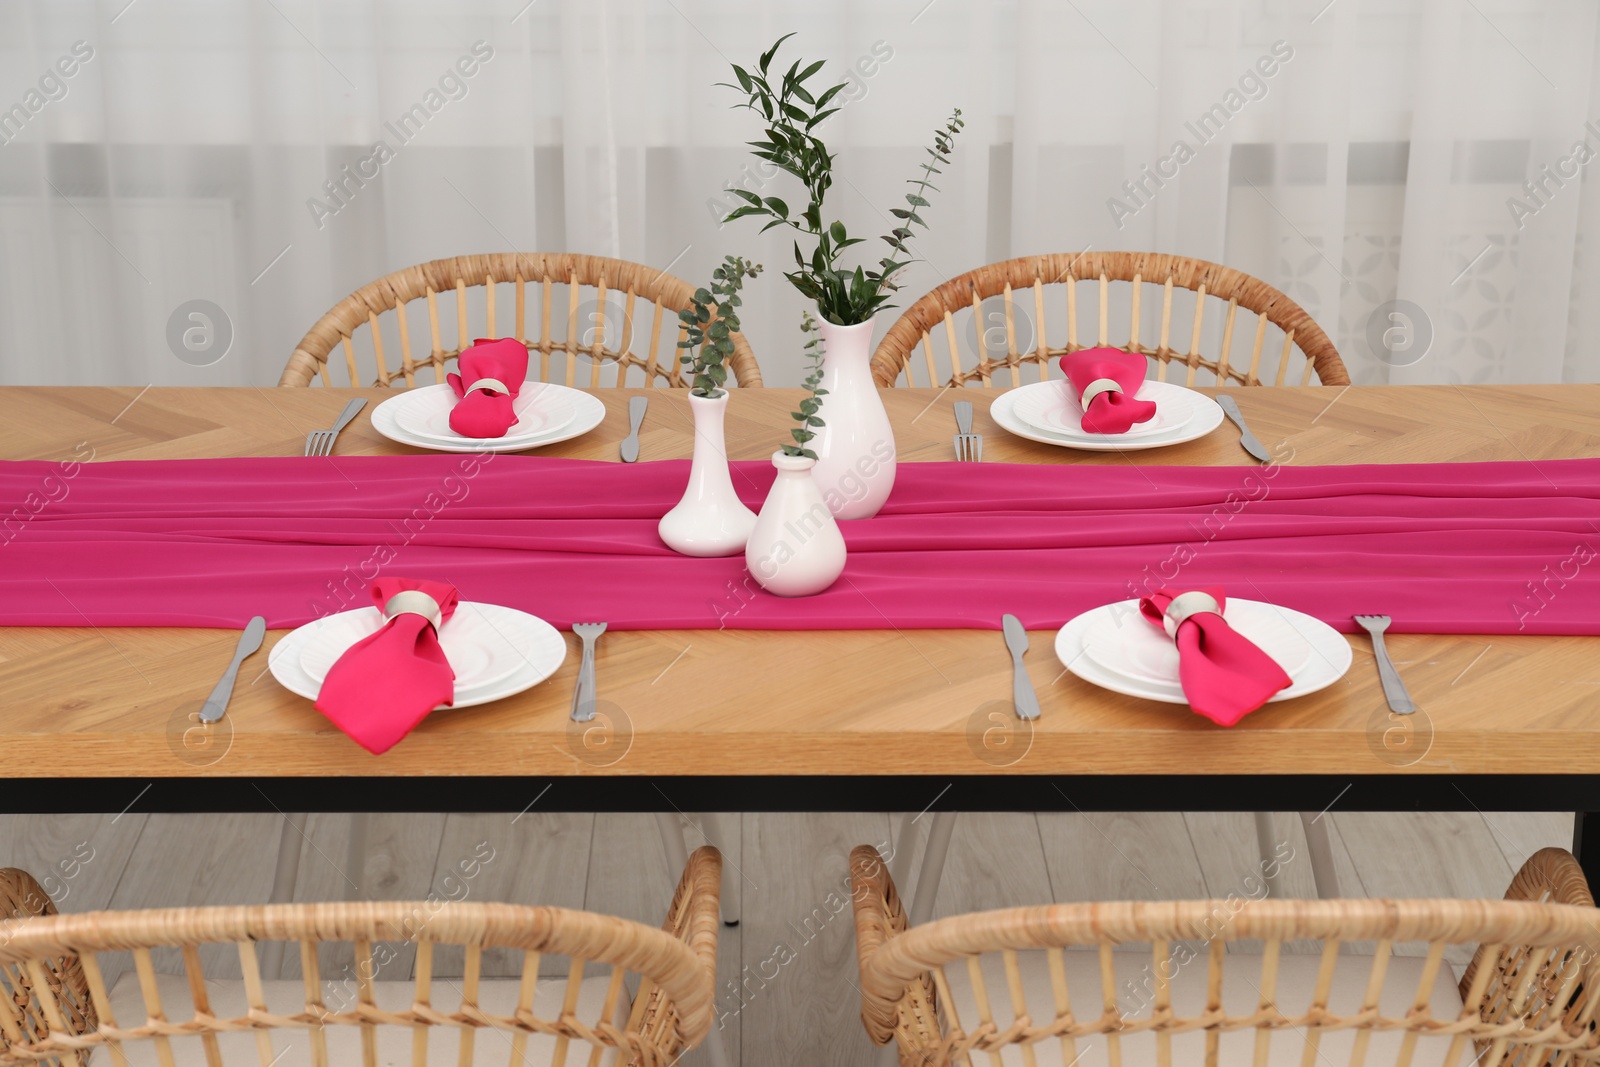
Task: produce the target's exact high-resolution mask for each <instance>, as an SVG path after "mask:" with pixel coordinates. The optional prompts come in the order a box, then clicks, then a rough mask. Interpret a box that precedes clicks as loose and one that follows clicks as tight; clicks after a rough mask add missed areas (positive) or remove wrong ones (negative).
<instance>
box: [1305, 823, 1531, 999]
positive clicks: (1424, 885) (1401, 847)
mask: <svg viewBox="0 0 1600 1067" xmlns="http://www.w3.org/2000/svg"><path fill="white" fill-rule="evenodd" d="M1331 817H1332V818H1333V820H1334V826H1336V827H1337V828H1338V830H1339V835H1340V837H1341V838H1342V839H1343V840H1344V842H1345V847H1346V848H1348V849H1349V851H1350V856H1351V859H1352V860H1353V861H1354V864H1355V869H1356V872H1357V874H1358V876H1359V877H1360V879H1361V895H1363V896H1367V897H1469V898H1472V897H1476V898H1486V899H1489V900H1498V899H1500V898H1501V897H1502V896H1504V895H1505V891H1506V886H1507V885H1509V884H1510V882H1511V865H1510V864H1509V863H1507V861H1506V857H1505V856H1504V854H1502V853H1501V851H1500V847H1499V846H1498V845H1497V844H1496V843H1495V839H1494V835H1493V834H1492V833H1490V831H1489V827H1488V825H1487V824H1486V823H1485V822H1484V820H1483V817H1482V816H1480V815H1478V814H1477V813H1476V812H1367V811H1359V812H1358V811H1346V812H1335V813H1333V814H1332V816H1331ZM1425 951H1426V949H1425V948H1424V947H1423V946H1418V945H1398V944H1397V945H1396V946H1395V953H1396V954H1397V955H1420V954H1423V953H1424V952H1425ZM1471 958H1472V949H1471V948H1470V947H1469V946H1466V945H1455V946H1452V947H1451V948H1450V949H1448V950H1447V951H1446V952H1445V959H1447V960H1449V961H1450V962H1451V963H1452V964H1454V965H1456V966H1457V967H1458V968H1459V967H1461V966H1464V965H1465V964H1466V963H1467V962H1468V961H1469V960H1471Z"/></svg>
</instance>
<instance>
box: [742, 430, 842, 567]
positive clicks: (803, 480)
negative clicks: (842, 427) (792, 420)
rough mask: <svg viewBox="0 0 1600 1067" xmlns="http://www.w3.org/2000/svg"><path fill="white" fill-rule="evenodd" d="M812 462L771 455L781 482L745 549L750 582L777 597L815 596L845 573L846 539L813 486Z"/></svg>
mask: <svg viewBox="0 0 1600 1067" xmlns="http://www.w3.org/2000/svg"><path fill="white" fill-rule="evenodd" d="M812 462H813V461H812V460H810V459H807V458H806V457H805V456H790V455H785V454H784V453H783V452H782V451H778V452H774V453H773V454H772V465H773V466H774V467H776V468H778V476H777V478H776V479H774V481H773V483H772V491H771V492H769V493H768V494H767V500H766V503H764V504H762V505H761V515H760V516H759V517H758V518H757V519H756V528H755V529H754V530H752V531H751V533H750V543H749V544H747V545H746V546H745V550H744V562H745V565H746V566H747V567H749V569H750V574H751V576H752V577H754V578H755V580H756V581H757V582H760V583H761V587H762V588H763V589H765V590H766V591H767V592H769V593H776V594H777V595H778V596H812V595H814V594H816V593H820V592H822V591H823V590H824V589H826V588H828V586H830V585H832V584H833V583H834V581H835V580H836V579H837V578H838V577H839V575H840V574H842V573H844V559H845V550H844V535H843V534H841V533H840V532H839V524H838V523H836V522H834V521H833V514H832V513H831V512H830V511H829V510H828V505H827V504H825V503H824V502H823V500H822V493H821V491H820V490H818V488H817V484H816V482H815V481H813V480H812V473H813V472H812Z"/></svg>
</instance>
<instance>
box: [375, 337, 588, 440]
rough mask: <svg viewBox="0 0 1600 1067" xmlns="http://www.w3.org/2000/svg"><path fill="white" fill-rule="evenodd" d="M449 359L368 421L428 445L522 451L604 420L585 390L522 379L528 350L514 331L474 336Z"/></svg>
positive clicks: (579, 432)
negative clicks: (443, 371) (451, 362)
mask: <svg viewBox="0 0 1600 1067" xmlns="http://www.w3.org/2000/svg"><path fill="white" fill-rule="evenodd" d="M456 362H457V368H458V369H457V371H454V372H451V373H450V375H449V376H448V378H447V380H446V382H444V383H440V384H438V385H423V386H418V387H416V388H413V389H407V390H405V391H403V392H401V393H399V394H398V395H396V396H393V397H391V398H390V399H388V400H385V401H384V402H383V403H381V404H379V405H378V406H377V407H376V408H375V409H373V412H372V428H373V429H374V430H376V431H377V432H378V433H380V434H382V435H383V436H384V437H387V438H388V439H389V440H391V441H394V442H396V443H398V444H403V445H410V446H411V447H413V448H425V449H429V450H431V451H435V452H523V451H527V450H529V449H534V448H541V447H543V446H545V445H551V444H555V443H557V442H558V441H567V440H571V439H572V438H574V437H581V436H582V435H583V434H586V433H588V432H589V431H590V430H592V429H594V428H595V427H596V426H598V425H600V423H601V421H603V420H604V419H605V415H606V406H605V403H604V402H603V401H601V400H600V399H599V398H598V397H596V396H595V395H594V394H592V393H589V392H586V391H584V390H582V389H574V388H571V387H569V386H565V385H558V384H555V383H553V382H538V381H527V380H526V379H527V375H528V349H527V346H526V345H524V344H523V343H522V342H521V341H518V340H516V339H515V338H510V337H502V338H498V339H482V338H480V339H479V340H477V341H474V342H473V344H472V347H470V348H467V349H465V350H463V351H462V353H461V354H460V356H458V357H457V361H456Z"/></svg>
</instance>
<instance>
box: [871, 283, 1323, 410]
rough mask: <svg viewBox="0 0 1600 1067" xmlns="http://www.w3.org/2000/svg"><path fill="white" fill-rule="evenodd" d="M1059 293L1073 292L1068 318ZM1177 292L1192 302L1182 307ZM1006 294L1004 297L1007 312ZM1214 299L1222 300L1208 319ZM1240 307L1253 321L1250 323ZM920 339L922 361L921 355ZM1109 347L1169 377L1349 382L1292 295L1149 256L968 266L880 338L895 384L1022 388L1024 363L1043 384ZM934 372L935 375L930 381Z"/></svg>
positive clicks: (880, 363)
mask: <svg viewBox="0 0 1600 1067" xmlns="http://www.w3.org/2000/svg"><path fill="white" fill-rule="evenodd" d="M1080 282H1083V283H1085V284H1086V285H1097V291H1096V293H1095V297H1096V298H1097V299H1096V304H1095V306H1093V307H1090V308H1085V309H1084V311H1083V316H1084V317H1085V318H1087V317H1088V316H1090V315H1094V317H1095V322H1096V326H1097V329H1094V330H1093V332H1092V334H1091V336H1090V339H1089V340H1088V341H1084V340H1083V336H1084V332H1083V331H1080V329H1079V283H1080ZM1114 282H1115V283H1121V282H1126V283H1128V288H1127V289H1126V290H1125V291H1123V290H1121V289H1120V288H1119V287H1117V286H1114V285H1113V284H1112V283H1114ZM1058 289H1059V290H1061V291H1062V292H1063V293H1064V296H1065V304H1066V307H1065V313H1064V314H1063V312H1062V309H1061V308H1060V306H1059V305H1060V303H1061V296H1060V295H1058V293H1057V290H1058ZM1030 290H1031V292H1029V291H1030ZM1175 290H1176V291H1177V292H1178V294H1179V296H1180V297H1181V298H1182V299H1181V302H1180V304H1179V306H1178V307H1177V308H1176V310H1175V306H1174V291H1175ZM995 298H1001V300H1002V303H1001V306H1000V307H998V308H996V307H994V305H993V300H994V299H995ZM1113 300H1115V301H1116V303H1117V306H1118V308H1119V311H1118V314H1117V317H1118V318H1119V319H1121V318H1123V317H1124V316H1125V318H1126V321H1127V323H1128V330H1127V334H1126V335H1125V336H1122V335H1114V334H1113V333H1112V332H1111V328H1110V322H1111V319H1112V317H1113V315H1112V303H1113ZM985 301H990V304H989V305H988V306H985ZM1158 302H1159V303H1158ZM1047 303H1053V304H1055V305H1057V307H1056V310H1055V311H1054V312H1052V313H1051V315H1050V318H1049V321H1050V322H1053V323H1057V324H1058V325H1057V327H1056V330H1057V336H1056V341H1057V343H1056V344H1054V345H1052V344H1050V343H1049V340H1048V333H1047V330H1046V313H1045V312H1046V305H1047ZM1208 303H1210V304H1213V305H1214V310H1212V311H1211V312H1210V313H1209V317H1208V312H1207V304H1208ZM1183 305H1192V306H1189V307H1187V308H1186V307H1184V306H1183ZM1157 306H1159V308H1160V315H1159V320H1158V319H1157V318H1156V308H1157ZM1241 308H1242V309H1244V311H1245V312H1246V316H1245V318H1246V320H1249V319H1254V322H1253V323H1251V322H1249V321H1243V322H1241V321H1240V315H1239V311H1240V309H1241ZM1219 314H1221V316H1222V318H1221V326H1220V336H1217V330H1218V327H1217V324H1216V320H1217V317H1218V315H1219ZM1063 319H1064V320H1065V326H1066V329H1065V343H1061V332H1060V325H1059V324H1060V323H1061V322H1062V320H1063ZM1241 327H1242V328H1241ZM1246 333H1249V334H1250V335H1251V336H1252V337H1253V340H1252V343H1251V345H1250V348H1249V352H1248V357H1244V353H1239V354H1238V355H1236V354H1235V353H1234V344H1235V335H1236V334H1238V335H1241V336H1242V335H1243V334H1246ZM1279 335H1281V339H1280V336H1279ZM1152 337H1153V339H1154V340H1155V344H1154V345H1152V344H1150V343H1149V342H1150V340H1151V339H1152ZM1269 341H1271V342H1275V343H1273V344H1269ZM919 344H920V346H921V348H922V358H921V359H918V358H916V353H915V350H916V348H917V347H918V345H919ZM1100 345H1110V346H1112V347H1116V348H1122V349H1126V350H1127V351H1130V352H1142V353H1144V354H1145V355H1146V356H1148V357H1150V359H1151V360H1152V361H1154V364H1155V366H1154V367H1153V368H1152V370H1153V372H1154V377H1156V378H1157V379H1158V380H1159V381H1167V380H1168V378H1169V375H1176V374H1178V373H1181V374H1182V376H1183V377H1182V383H1183V384H1184V385H1190V386H1192V385H1209V384H1219V385H1220V384H1224V383H1225V382H1227V381H1234V382H1238V383H1239V384H1241V385H1264V384H1267V383H1268V382H1269V381H1270V382H1272V383H1275V384H1277V385H1283V384H1285V383H1289V382H1292V383H1294V384H1299V385H1308V384H1311V383H1312V382H1313V381H1316V382H1319V383H1320V384H1322V385H1349V384H1350V375H1349V374H1348V373H1347V372H1346V371H1345V367H1344V363H1343V361H1342V360H1340V358H1339V353H1338V351H1337V350H1335V348H1334V346H1333V342H1332V341H1330V340H1328V336H1327V334H1325V333H1323V332H1322V329H1321V327H1319V326H1318V325H1317V324H1316V323H1315V322H1314V321H1312V318H1311V316H1310V315H1308V314H1306V312H1305V310H1304V309H1302V308H1301V307H1300V305H1298V304H1296V303H1295V302H1294V301H1293V300H1290V299H1289V298H1288V297H1287V296H1285V295H1284V294H1283V293H1281V292H1279V291H1278V290H1276V289H1274V288H1273V287H1272V286H1270V285H1268V284H1267V283H1266V282H1263V281H1261V280H1260V279H1259V278H1252V277H1251V276H1250V275H1248V274H1244V273H1242V272H1240V271H1237V270H1234V269H1232V268H1231V267H1224V266H1222V265H1221V264H1219V263H1208V262H1206V261H1205V260H1202V259H1190V258H1188V257H1186V256H1168V255H1158V254H1155V253H1148V252H1083V253H1079V254H1077V255H1047V256H1026V257H1023V258H1021V259H1011V260H1007V261H1005V262H1004V263H991V264H989V265H988V266H985V267H979V268H978V269H977V270H973V271H968V272H967V273H966V274H962V275H960V276H959V277H956V278H952V279H950V280H949V281H947V282H945V283H944V284H943V285H941V286H939V287H938V288H937V289H935V290H933V291H932V292H931V293H928V294H927V295H926V296H924V297H922V298H921V299H920V300H918V301H917V302H916V303H914V304H912V305H911V306H910V307H909V308H907V309H906V311H905V313H904V314H903V315H901V316H900V318H899V319H898V320H897V321H896V322H895V324H894V325H893V326H891V327H890V328H889V332H888V334H887V335H886V336H885V337H884V339H883V341H882V342H881V343H880V344H879V345H878V349H877V351H876V352H875V353H874V354H873V357H872V369H873V374H874V375H875V376H876V377H877V380H878V384H879V385H886V386H887V385H894V384H896V383H897V382H899V381H900V380H901V379H902V378H903V379H904V380H905V384H907V385H931V386H935V387H937V386H941V385H965V384H967V383H968V382H970V381H974V380H976V381H979V382H981V383H982V384H983V385H985V386H991V385H995V384H999V385H1002V386H1006V385H1013V386H1015V385H1021V384H1022V373H1021V367H1022V365H1023V364H1024V363H1032V364H1034V365H1035V366H1036V368H1037V370H1038V375H1039V378H1038V379H1037V380H1042V379H1043V378H1044V377H1045V376H1046V374H1047V372H1048V369H1049V364H1050V362H1051V361H1052V360H1053V359H1055V358H1056V357H1057V356H1060V355H1063V354H1065V353H1067V352H1076V351H1078V350H1079V349H1080V348H1093V347H1096V346H1100ZM936 350H939V351H937V353H936ZM1274 350H1275V351H1274ZM1207 353H1209V354H1207ZM1295 364H1299V365H1295ZM946 367H948V368H949V371H948V373H947V372H946V371H945V369H944V368H946ZM1002 370H1003V371H1004V372H1005V373H1003V374H1002V373H1000V372H1001V371H1002ZM923 375H926V380H925V381H919V380H918V379H919V378H921V377H922V376H923ZM1057 376H1058V377H1059V374H1058V375H1057ZM997 379H998V381H997ZM1173 380H1178V379H1176V378H1175V377H1174V379H1173Z"/></svg>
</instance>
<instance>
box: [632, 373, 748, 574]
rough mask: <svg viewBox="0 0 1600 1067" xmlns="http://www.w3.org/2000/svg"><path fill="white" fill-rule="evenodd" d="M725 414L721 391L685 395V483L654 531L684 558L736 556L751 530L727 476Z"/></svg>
mask: <svg viewBox="0 0 1600 1067" xmlns="http://www.w3.org/2000/svg"><path fill="white" fill-rule="evenodd" d="M727 410H728V393H727V390H723V393H722V395H721V396H718V397H705V396H695V395H694V394H693V393H690V394H689V411H690V412H691V413H692V414H693V415H694V459H693V460H692V461H691V462H690V464H689V484H688V486H687V487H686V488H685V489H684V491H683V499H682V500H680V501H678V503H677V506H676V507H674V508H673V509H672V510H671V511H669V512H667V513H666V514H665V515H663V516H662V517H661V523H660V525H659V526H657V527H656V530H657V532H658V533H660V534H661V540H663V541H665V542H666V543H667V547H668V548H670V549H672V550H673V551H674V552H681V553H682V554H683V555H685V556H732V555H737V554H738V553H739V552H741V551H743V550H744V546H745V542H746V541H748V540H750V531H751V530H753V529H754V528H755V525H756V513H755V512H753V511H751V510H750V509H749V508H747V507H745V506H744V501H742V500H740V499H739V494H738V493H736V492H734V491H733V478H732V476H731V475H729V473H728V450H727V448H726V447H725V446H724V444H723V435H722V421H723V417H724V415H726V414H727Z"/></svg>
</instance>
